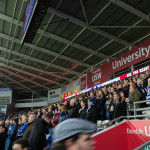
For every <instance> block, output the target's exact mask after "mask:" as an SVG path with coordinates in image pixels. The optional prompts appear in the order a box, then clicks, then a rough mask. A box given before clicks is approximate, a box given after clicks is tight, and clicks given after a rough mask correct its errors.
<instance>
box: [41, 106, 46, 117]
mask: <svg viewBox="0 0 150 150" xmlns="http://www.w3.org/2000/svg"><path fill="white" fill-rule="evenodd" d="M45 115H46V109H45V108H42V118H44V116H45Z"/></svg>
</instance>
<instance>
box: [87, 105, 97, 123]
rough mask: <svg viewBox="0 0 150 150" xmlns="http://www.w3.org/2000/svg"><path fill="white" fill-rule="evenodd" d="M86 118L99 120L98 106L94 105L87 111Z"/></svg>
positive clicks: (94, 120)
mask: <svg viewBox="0 0 150 150" xmlns="http://www.w3.org/2000/svg"><path fill="white" fill-rule="evenodd" d="M85 119H86V120H88V121H92V122H95V123H96V122H97V120H98V112H97V108H96V107H95V106H94V105H93V106H92V107H91V108H90V109H89V110H88V112H87V111H86V115H85Z"/></svg>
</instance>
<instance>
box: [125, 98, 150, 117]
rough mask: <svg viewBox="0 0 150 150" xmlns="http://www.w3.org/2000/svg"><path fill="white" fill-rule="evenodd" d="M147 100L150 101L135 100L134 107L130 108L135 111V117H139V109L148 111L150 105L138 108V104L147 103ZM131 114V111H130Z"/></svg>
mask: <svg viewBox="0 0 150 150" xmlns="http://www.w3.org/2000/svg"><path fill="white" fill-rule="evenodd" d="M146 102H150V100H143V101H138V102H134V103H133V104H134V109H128V111H130V112H131V111H132V112H134V118H135V119H136V117H137V112H139V111H146V110H150V107H143V108H137V106H136V105H137V104H142V103H146ZM128 114H129V112H128Z"/></svg>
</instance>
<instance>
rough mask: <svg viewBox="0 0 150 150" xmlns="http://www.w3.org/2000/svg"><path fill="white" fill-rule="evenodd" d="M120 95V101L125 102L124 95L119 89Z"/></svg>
mask: <svg viewBox="0 0 150 150" xmlns="http://www.w3.org/2000/svg"><path fill="white" fill-rule="evenodd" d="M120 97H121V101H122V102H125V99H126V97H125V93H124V91H121V92H120Z"/></svg>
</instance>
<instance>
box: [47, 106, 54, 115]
mask: <svg viewBox="0 0 150 150" xmlns="http://www.w3.org/2000/svg"><path fill="white" fill-rule="evenodd" d="M48 113H49V114H51V115H52V116H54V114H53V108H52V107H50V108H48Z"/></svg>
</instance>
